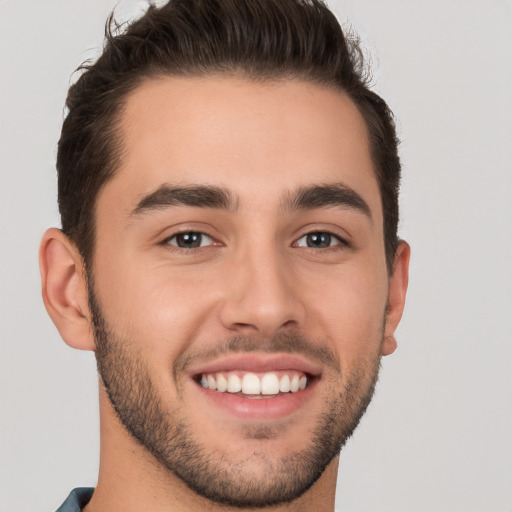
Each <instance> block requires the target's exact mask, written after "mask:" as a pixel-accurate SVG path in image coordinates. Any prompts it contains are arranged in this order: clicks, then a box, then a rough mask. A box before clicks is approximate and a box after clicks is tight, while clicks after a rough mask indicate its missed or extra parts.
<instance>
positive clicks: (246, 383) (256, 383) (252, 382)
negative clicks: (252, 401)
mask: <svg viewBox="0 0 512 512" xmlns="http://www.w3.org/2000/svg"><path fill="white" fill-rule="evenodd" d="M242 393H244V394H245V395H259V394H260V393H261V381H260V378H259V377H258V376H257V375H255V374H254V373H246V374H245V375H244V376H243V378H242Z"/></svg>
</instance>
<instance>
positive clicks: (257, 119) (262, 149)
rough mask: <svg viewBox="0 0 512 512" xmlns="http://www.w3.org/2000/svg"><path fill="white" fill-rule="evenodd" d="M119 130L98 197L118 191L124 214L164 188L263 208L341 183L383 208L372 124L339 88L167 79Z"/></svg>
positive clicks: (131, 106)
mask: <svg viewBox="0 0 512 512" xmlns="http://www.w3.org/2000/svg"><path fill="white" fill-rule="evenodd" d="M119 129H120V131H121V140H122V144H123V147H124V151H123V156H122V161H121V165H120V168H119V169H118V171H117V173H116V175H115V176H114V178H113V179H112V180H111V182H109V183H108V184H107V185H106V187H104V188H105V189H106V190H104V191H102V192H101V194H100V196H101V195H104V193H107V194H108V193H109V189H115V190H116V191H117V193H116V195H117V198H118V199H119V200H121V201H122V202H123V203H126V204H125V207H126V208H127V209H128V208H132V207H133V205H134V204H136V203H137V201H138V199H140V197H142V196H144V195H145V194H148V193H150V192H152V191H154V190H156V189H157V188H158V187H159V186H161V185H162V184H165V183H173V184H180V185H188V184H197V183H200V184H206V185H215V186H222V187H224V188H227V189H229V190H231V191H233V193H234V195H235V196H236V197H237V198H240V199H241V203H242V206H243V204H245V203H248V204H249V203H252V204H253V206H254V203H259V204H258V206H259V207H261V205H262V204H265V203H269V204H270V203H271V202H273V201H274V199H275V201H277V200H278V198H280V197H282V193H283V192H284V191H286V190H293V189H296V188H299V187H303V186H308V185H309V184H311V183H322V184H324V183H339V182H342V183H344V184H346V185H347V186H349V187H351V188H354V189H355V190H357V191H358V192H359V193H361V194H362V195H365V196H367V200H368V202H369V203H370V204H371V203H372V202H373V203H374V204H375V205H380V197H379V193H378V184H377V182H376V178H375V173H374V169H373V163H372V160H371V157H370V152H369V145H368V139H367V132H366V125H365V122H364V120H363V118H362V116H361V114H360V113H359V111H358V109H357V108H356V106H355V105H354V104H353V102H352V101H351V100H350V99H349V98H348V97H347V96H346V95H344V94H343V93H341V92H340V91H338V90H334V89H332V88H327V87H321V86H318V85H315V84H311V83H307V82H303V81H298V80H286V81H276V82H265V83H256V82H253V81H249V80H244V79H241V78H235V77H207V78H204V77H202V78H196V77H193V78H176V77H161V78H157V79H151V80H148V81H147V82H145V83H144V84H142V85H141V86H139V87H138V88H137V89H136V90H135V91H134V92H133V93H131V94H130V96H129V97H128V98H127V101H126V103H125V108H124V110H123V114H122V117H121V119H120V124H119ZM368 196H369V197H368Z"/></svg>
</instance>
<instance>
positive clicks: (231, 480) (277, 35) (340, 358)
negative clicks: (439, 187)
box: [40, 0, 409, 512]
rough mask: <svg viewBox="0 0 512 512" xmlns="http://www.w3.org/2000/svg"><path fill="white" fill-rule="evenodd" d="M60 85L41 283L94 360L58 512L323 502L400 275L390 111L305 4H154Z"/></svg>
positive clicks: (390, 324)
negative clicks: (89, 445) (53, 224)
mask: <svg viewBox="0 0 512 512" xmlns="http://www.w3.org/2000/svg"><path fill="white" fill-rule="evenodd" d="M107 38H108V40H107V44H106V46H105V50H104V52H103V55H102V56H101V57H100V58H99V59H98V61H97V62H96V63H95V64H92V65H87V66H84V73H83V74H82V76H81V77H80V79H79V80H78V81H77V83H76V84H75V85H73V86H72V87H71V89H70V91H69V96H68V100H67V106H68V109H69V113H68V116H67V118H66V120H65V121H64V125H63V129H62V135H61V139H60V142H59V148H58V158H57V168H58V173H59V207H60V212H61V217H62V230H58V229H50V230H48V231H47V232H46V234H45V235H44V237H43V240H42V244H41V250H40V260H41V273H42V286H43V298H44V302H45V305H46V308H47V310H48V312H49V314H50V315H51V317H52V319H53V321H54V322H55V324H56V326H57V328H58V329H59V332H60V334H61V335H62V337H63V339H64V340H65V341H66V342H67V343H68V344H69V345H70V346H72V347H74V348H78V349H82V350H94V351H95V354H96V359H97V365H98V372H99V376H100V418H101V458H100V474H99V478H98V485H97V487H96V489H95V490H94V491H93V489H78V490H75V491H74V492H73V493H72V494H71V495H70V497H69V498H68V500H67V501H66V503H64V505H63V506H62V507H61V508H60V509H59V510H60V511H67V510H81V509H83V510H85V511H87V512H96V511H103V512H109V511H115V510H123V511H135V510H150V511H160V510H162V511H163V510H172V511H193V510H211V511H215V510H226V509H227V510H245V509H252V510H274V511H281V510H287V511H304V510H308V511H319V512H327V511H332V510H334V494H335V486H336V477H337V465H338V455H339V451H340V449H341V447H342V446H343V444H344V443H345V441H346V440H347V439H348V437H350V435H351V434H352V432H353V430H354V429H355V427H356V426H357V424H358V422H359V419H360V418H361V416H362V414H363V413H364V411H365V409H366V407H367V405H368V403H369V401H370V399H371V396H372V394H373V390H374V386H375V383H376V381H377V375H378V369H379V365H380V359H381V356H383V355H387V354H390V353H392V352H393V351H394V350H395V348H396V341H395V338H394V332H395V329H396V327H397V325H398V322H399V320H400V317H401V314H402V311H403V306H404V301H405V293H406V288H407V273H408V260H409V247H408V245H407V244H406V243H405V242H403V241H400V240H399V239H398V237H397V222H398V197H397V195H398V184H399V174H400V165H399V159H398V155H397V140H396V136H395V130H394V125H393V122H392V116H391V113H390V111H389V110H388V108H387V106H386V104H385V103H384V101H383V100H382V99H381V98H379V97H378V96H377V95H375V94H374V93H372V92H371V91H369V90H368V88H367V87H366V85H365V83H364V80H363V78H362V76H361V73H362V68H361V66H360V62H359V60H358V56H359V52H358V50H357V48H356V47H352V45H351V44H349V43H348V42H347V41H346V39H345V38H344V35H343V33H342V31H341V29H340V27H339V24H338V23H337V21H336V19H335V18H334V16H333V15H332V14H331V13H330V12H329V11H328V9H327V8H326V7H325V5H324V4H322V3H321V2H319V1H317V0H309V1H306V0H170V2H169V3H168V4H166V5H165V6H163V7H161V8H159V9H157V8H155V7H151V8H150V9H149V10H148V12H147V13H146V14H145V15H144V16H143V17H142V18H141V19H140V20H138V21H136V22H134V23H133V24H132V25H131V26H130V27H128V28H127V29H126V30H125V31H124V32H123V33H122V34H120V35H118V36H114V35H112V33H109V34H108V35H107Z"/></svg>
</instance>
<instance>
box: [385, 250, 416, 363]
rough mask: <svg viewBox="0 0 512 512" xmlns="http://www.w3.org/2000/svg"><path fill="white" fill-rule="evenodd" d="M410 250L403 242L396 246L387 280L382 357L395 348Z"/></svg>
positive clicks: (407, 274) (405, 292)
mask: <svg viewBox="0 0 512 512" xmlns="http://www.w3.org/2000/svg"><path fill="white" fill-rule="evenodd" d="M410 256H411V248H410V247H409V244H408V243H407V242H404V241H403V240H402V241H401V242H400V243H399V244H398V247H397V250H396V253H395V261H394V264H393V273H392V275H391V278H390V280H389V295H388V306H387V311H386V325H385V328H384V341H383V343H382V355H383V356H387V355H389V354H392V353H393V352H394V351H395V349H396V347H397V343H396V339H395V331H396V328H397V327H398V324H399V323H400V319H401V318H402V313H403V311H404V306H405V296H406V294H407V285H408V283H409V259H410Z"/></svg>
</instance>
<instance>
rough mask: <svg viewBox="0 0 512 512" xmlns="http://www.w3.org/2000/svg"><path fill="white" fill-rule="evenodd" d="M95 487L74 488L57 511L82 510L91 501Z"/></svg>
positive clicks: (73, 511) (72, 511)
mask: <svg viewBox="0 0 512 512" xmlns="http://www.w3.org/2000/svg"><path fill="white" fill-rule="evenodd" d="M93 492H94V487H77V488H76V489H73V490H72V491H71V492H70V493H69V496H68V497H67V498H66V501H65V502H64V503H63V504H62V505H61V506H60V507H59V508H58V509H57V510H56V511H55V512H81V510H82V508H83V507H85V505H87V503H89V501H91V498H92V493H93Z"/></svg>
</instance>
